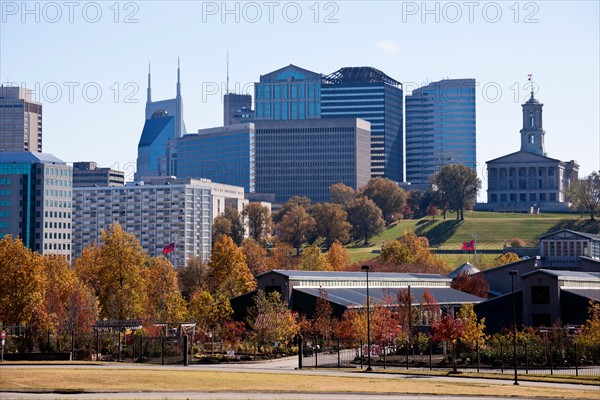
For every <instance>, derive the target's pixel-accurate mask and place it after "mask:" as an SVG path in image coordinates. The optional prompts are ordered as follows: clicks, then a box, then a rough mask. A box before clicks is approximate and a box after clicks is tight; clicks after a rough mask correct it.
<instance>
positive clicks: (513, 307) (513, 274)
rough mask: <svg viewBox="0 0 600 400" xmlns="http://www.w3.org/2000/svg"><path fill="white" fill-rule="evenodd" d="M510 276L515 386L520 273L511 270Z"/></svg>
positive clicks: (517, 382)
mask: <svg viewBox="0 0 600 400" xmlns="http://www.w3.org/2000/svg"><path fill="white" fill-rule="evenodd" d="M508 273H509V274H510V286H511V292H512V312H513V361H514V364H515V382H514V383H513V385H518V384H519V381H518V379H517V313H516V307H515V276H516V275H518V274H519V271H516V270H510V271H508Z"/></svg>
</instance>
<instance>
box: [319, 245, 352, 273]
mask: <svg viewBox="0 0 600 400" xmlns="http://www.w3.org/2000/svg"><path fill="white" fill-rule="evenodd" d="M325 257H326V258H327V262H328V263H329V266H330V267H331V270H333V271H344V270H345V269H346V267H347V266H348V265H350V264H351V263H352V257H351V256H350V253H348V250H346V248H345V247H344V246H342V244H341V243H340V242H338V241H337V240H336V241H335V242H333V244H332V245H331V247H330V248H329V251H328V252H327V254H326V255H325Z"/></svg>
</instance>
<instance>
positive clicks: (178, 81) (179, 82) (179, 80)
mask: <svg viewBox="0 0 600 400" xmlns="http://www.w3.org/2000/svg"><path fill="white" fill-rule="evenodd" d="M179 96H181V79H180V75H179V56H177V97H179Z"/></svg>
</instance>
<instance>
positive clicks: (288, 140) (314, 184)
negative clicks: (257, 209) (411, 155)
mask: <svg viewBox="0 0 600 400" xmlns="http://www.w3.org/2000/svg"><path fill="white" fill-rule="evenodd" d="M255 126H256V131H255V142H256V158H255V162H256V183H255V188H256V189H255V190H256V192H257V193H274V194H275V201H276V202H286V201H287V200H288V199H289V198H290V197H292V196H294V195H298V196H306V197H309V198H310V199H312V201H313V202H325V201H329V187H330V186H331V185H333V184H335V183H339V182H343V183H344V184H346V185H348V186H350V187H352V188H354V189H358V188H359V187H361V186H364V185H366V184H367V183H368V181H369V179H370V178H371V129H370V128H371V125H370V123H369V122H367V121H364V120H361V119H357V118H328V119H311V120H297V121H294V120H286V121H256V123H255Z"/></svg>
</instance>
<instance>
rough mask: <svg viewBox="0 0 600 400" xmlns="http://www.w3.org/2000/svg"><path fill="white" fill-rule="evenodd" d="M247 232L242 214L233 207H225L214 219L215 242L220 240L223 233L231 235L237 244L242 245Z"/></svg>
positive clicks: (213, 235)
mask: <svg viewBox="0 0 600 400" xmlns="http://www.w3.org/2000/svg"><path fill="white" fill-rule="evenodd" d="M245 233H246V231H245V228H244V220H243V218H242V215H241V214H240V213H239V212H238V210H236V209H235V208H233V207H225V210H224V211H223V213H222V214H221V215H219V216H217V217H216V218H215V219H214V221H213V228H212V238H213V243H214V242H216V241H218V240H219V238H220V237H221V235H227V236H231V238H232V239H233V241H234V243H235V244H236V245H238V246H241V245H242V242H243V241H244V235H245Z"/></svg>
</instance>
